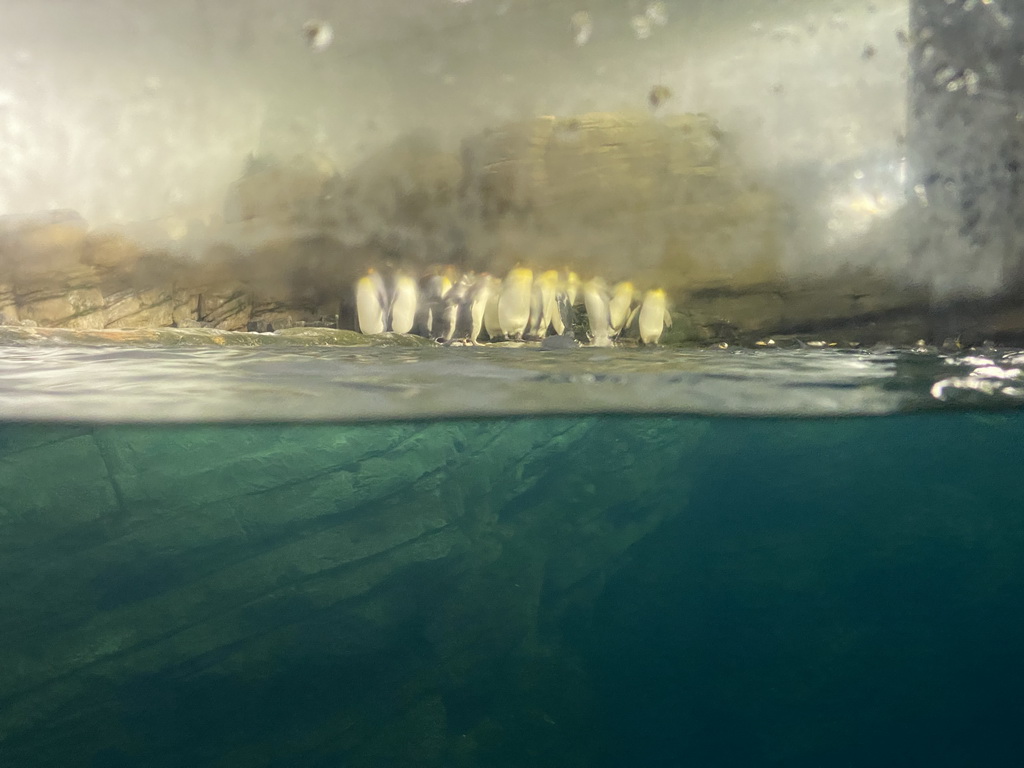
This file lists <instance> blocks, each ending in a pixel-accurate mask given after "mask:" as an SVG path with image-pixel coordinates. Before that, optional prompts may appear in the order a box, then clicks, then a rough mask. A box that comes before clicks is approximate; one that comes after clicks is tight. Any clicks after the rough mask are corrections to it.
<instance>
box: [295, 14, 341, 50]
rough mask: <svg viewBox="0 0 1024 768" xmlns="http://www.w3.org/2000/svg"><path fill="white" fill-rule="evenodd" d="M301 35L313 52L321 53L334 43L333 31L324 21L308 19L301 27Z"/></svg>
mask: <svg viewBox="0 0 1024 768" xmlns="http://www.w3.org/2000/svg"><path fill="white" fill-rule="evenodd" d="M302 34H303V35H304V36H305V38H306V43H307V44H308V45H309V47H310V48H312V49H313V50H314V51H322V50H324V49H326V48H327V47H328V46H329V45H330V44H331V43H332V42H333V41H334V30H333V29H331V25H330V24H328V23H327V22H326V21H318V20H316V19H310V20H309V21H307V22H306V23H305V24H303V25H302Z"/></svg>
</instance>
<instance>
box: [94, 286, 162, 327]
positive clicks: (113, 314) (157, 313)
mask: <svg viewBox="0 0 1024 768" xmlns="http://www.w3.org/2000/svg"><path fill="white" fill-rule="evenodd" d="M106 301H107V304H106V308H105V315H106V317H105V320H106V323H105V327H106V328H152V327H162V326H170V325H171V324H172V323H173V322H174V297H173V295H172V293H171V292H170V291H166V290H151V291H138V292H137V291H122V292H121V293H117V294H113V295H111V296H107V297H106Z"/></svg>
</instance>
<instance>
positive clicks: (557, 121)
mask: <svg viewBox="0 0 1024 768" xmlns="http://www.w3.org/2000/svg"><path fill="white" fill-rule="evenodd" d="M784 221H785V215H784V209H783V205H782V202H781V200H780V198H779V196H778V195H777V194H775V193H774V192H773V191H772V190H770V189H767V188H765V187H764V186H763V185H761V184H759V183H758V182H757V180H756V179H754V178H752V177H751V175H750V174H749V173H748V172H747V171H745V170H744V168H743V167H742V165H741V163H740V162H739V160H738V159H737V157H736V156H735V154H734V153H733V152H732V151H731V149H730V146H729V140H728V137H727V136H723V135H722V134H721V132H720V131H719V130H718V129H717V127H716V126H715V124H714V121H713V120H712V119H711V118H709V117H708V116H706V115H676V116H669V117H664V118H654V117H652V116H650V115H648V114H646V113H643V114H631V113H592V114H585V115H580V116H577V117H572V118H555V117H539V118H535V119H532V120H525V121H521V122H517V123H510V124H507V125H504V126H500V127H498V128H495V129H492V130H487V131H483V132H481V133H479V134H477V135H474V136H470V137H467V138H466V139H465V140H464V141H463V142H462V147H461V152H460V154H459V155H455V154H452V153H450V152H446V151H443V150H441V149H439V148H437V147H436V146H434V145H432V144H431V143H430V142H428V141H425V140H423V139H419V138H409V139H405V140H402V141H399V142H396V143H395V144H394V145H393V146H391V147H389V148H387V149H385V150H382V151H380V152H378V153H376V154H375V155H372V156H370V157H368V158H367V159H366V160H365V161H363V162H362V163H360V164H359V165H357V166H354V167H352V168H349V169H348V170H347V171H346V172H345V173H343V174H342V173H339V172H338V171H337V170H336V169H334V168H333V166H331V165H330V163H328V162H326V161H325V160H323V159H311V158H296V159H293V160H291V161H289V162H279V161H275V160H273V159H269V158H252V159H251V160H250V163H249V165H248V167H247V169H246V172H245V173H244V175H243V176H242V178H240V179H239V180H238V181H237V182H236V183H235V184H234V185H233V186H232V187H231V189H230V190H229V191H228V194H227V197H226V202H225V216H224V222H223V223H222V224H220V225H217V226H210V227H208V228H207V230H206V232H205V235H204V236H203V238H201V239H196V238H193V239H185V240H180V241H178V240H174V238H173V237H171V236H170V235H168V237H166V238H164V240H163V241H153V240H148V241H146V242H145V243H144V242H143V241H137V240H135V239H133V237H131V236H129V235H128V234H127V232H110V231H96V230H92V229H90V227H89V226H88V225H87V223H86V222H84V221H83V220H82V219H81V218H80V217H79V216H77V215H76V214H74V213H73V212H66V211H58V212H53V213H49V214H45V215H39V216H31V217H13V218H12V217H8V218H6V219H3V220H0V323H6V324H19V323H20V324H25V325H38V326H46V327H54V326H56V327H65V328H76V329H83V330H102V329H118V328H138V327H153V326H177V327H194V326H203V327H212V328H216V329H219V330H227V331H259V332H265V331H274V330H280V329H283V328H291V327H304V326H321V327H322V326H329V327H335V328H344V329H354V328H355V318H354V308H353V306H352V305H353V299H352V285H353V283H354V281H355V280H356V279H357V278H358V276H359V275H360V274H362V273H363V272H364V271H365V270H366V268H367V267H369V266H376V267H379V268H381V267H382V268H385V269H389V268H401V267H404V268H405V269H408V270H410V271H413V272H417V271H419V270H421V269H424V268H426V267H427V266H428V265H438V264H448V263H451V264H455V265H456V266H457V267H461V268H466V269H475V270H478V271H492V272H498V273H500V272H502V271H504V270H505V269H507V268H508V267H511V266H512V265H514V264H516V263H517V262H525V263H528V264H532V265H534V266H538V267H545V268H548V267H572V268H574V269H576V270H577V271H579V272H581V273H582V274H583V275H584V276H589V275H593V274H598V275H601V276H603V277H605V278H606V279H608V280H617V279H625V278H629V279H632V280H633V281H634V282H635V283H637V284H638V285H640V286H645V285H647V286H652V285H659V286H661V287H663V288H665V289H667V290H668V292H669V294H670V296H671V298H672V300H673V302H672V303H673V306H674V311H675V323H674V328H673V330H672V331H671V333H669V334H666V336H665V337H664V339H663V340H664V341H665V342H667V343H695V342H696V343H704V342H729V343H749V342H753V341H755V340H759V339H766V338H769V337H773V336H777V335H780V334H791V335H797V336H811V337H818V338H823V339H825V340H828V341H835V342H840V343H842V342H857V343H872V342H875V341H889V342H911V341H916V340H917V339H919V338H925V339H927V340H928V341H931V342H935V343H940V342H942V341H943V340H944V339H946V338H954V337H960V336H963V337H964V340H965V343H980V342H981V341H982V340H983V339H994V340H999V341H1003V342H1006V343H1016V342H1018V341H1019V340H1024V326H1022V325H1021V324H1020V322H1019V321H1018V320H1017V319H1015V318H1016V315H1014V314H1013V313H1012V312H1007V311H1006V308H1005V306H1003V305H1004V304H1006V300H1008V298H1012V297H1010V296H1009V295H1008V294H1007V295H1006V296H1000V297H996V299H995V300H994V302H989V303H988V304H979V303H977V302H976V303H975V306H974V307H973V308H972V309H970V310H968V311H966V312H965V310H964V308H963V307H961V306H957V307H941V306H936V305H935V304H934V302H932V301H930V300H929V296H928V294H927V292H926V290H924V289H922V288H919V287H915V286H908V285H906V284H903V283H900V282H897V281H896V280H894V279H892V278H891V277H887V276H885V275H883V274H880V273H877V272H872V271H870V270H868V269H866V268H865V269H860V270H856V271H854V270H846V271H842V272H836V273H833V274H826V273H822V274H820V275H818V276H804V277H800V278H797V277H793V276H789V275H786V274H784V272H783V268H782V251H783V245H782V243H783V241H784V240H785V237H784V232H783V231H782V229H781V228H782V227H783V226H784ZM902 227H905V222H903V223H901V221H899V220H898V217H897V218H894V219H893V220H892V221H890V222H889V223H888V224H886V225H885V226H883V227H880V228H879V230H878V232H876V233H875V234H874V235H873V236H872V238H871V242H872V243H875V245H874V246H872V247H873V248H874V247H876V246H877V249H878V250H879V256H878V259H877V261H878V263H884V262H885V260H886V256H885V250H886V248H890V245H889V243H891V241H892V240H893V238H894V237H895V236H896V234H897V232H898V231H899V230H900V228H902ZM153 243H155V244H153ZM840 256H841V255H840ZM839 260H840V261H841V260H842V259H841V258H839ZM832 261H835V259H833V260H832ZM1000 302H1002V303H1000Z"/></svg>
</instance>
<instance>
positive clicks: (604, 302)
mask: <svg viewBox="0 0 1024 768" xmlns="http://www.w3.org/2000/svg"><path fill="white" fill-rule="evenodd" d="M583 304H584V306H586V308H587V319H588V320H589V321H590V342H591V344H593V345H594V346H595V347H610V346H611V345H612V339H611V332H612V328H611V316H610V315H609V313H608V289H607V288H606V286H605V284H604V280H602V279H601V278H599V277H595V278H594V279H593V280H588V281H587V282H585V283H584V284H583Z"/></svg>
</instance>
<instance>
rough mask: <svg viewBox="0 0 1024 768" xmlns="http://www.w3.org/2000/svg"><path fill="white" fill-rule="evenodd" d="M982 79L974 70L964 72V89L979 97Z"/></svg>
mask: <svg viewBox="0 0 1024 768" xmlns="http://www.w3.org/2000/svg"><path fill="white" fill-rule="evenodd" d="M980 84H981V77H980V76H979V75H978V73H977V72H975V71H974V70H973V69H965V70H964V87H966V89H967V93H969V94H970V95H971V96H977V95H978V91H980V90H981V89H980V87H979V86H980Z"/></svg>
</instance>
